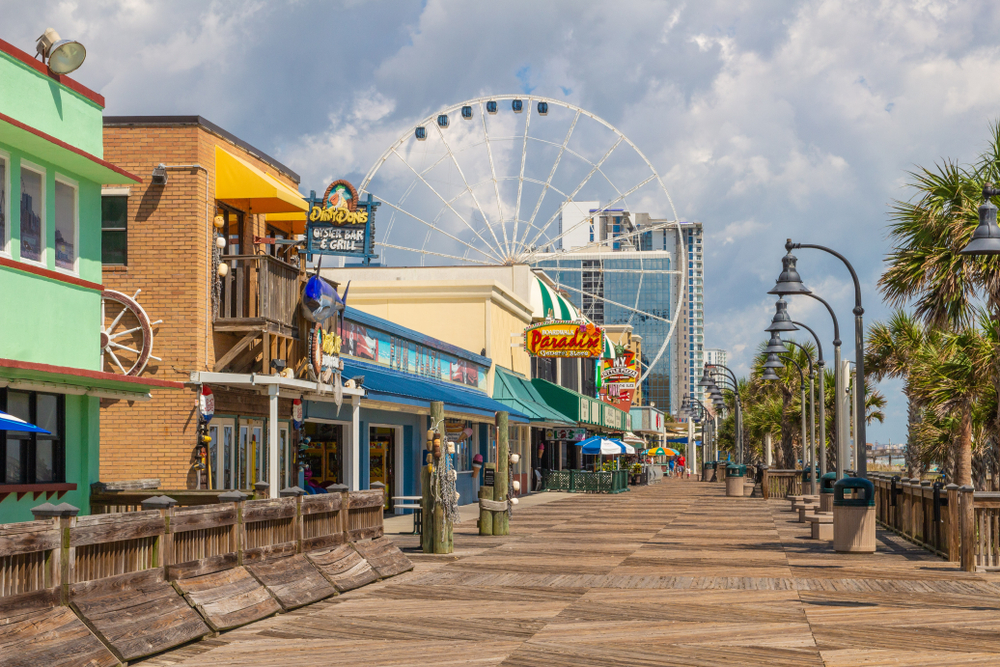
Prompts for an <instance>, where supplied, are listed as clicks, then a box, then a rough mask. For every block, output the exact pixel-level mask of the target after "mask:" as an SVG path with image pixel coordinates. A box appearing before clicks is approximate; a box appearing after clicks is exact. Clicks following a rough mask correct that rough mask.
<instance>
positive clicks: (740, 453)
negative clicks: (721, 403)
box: [699, 364, 743, 464]
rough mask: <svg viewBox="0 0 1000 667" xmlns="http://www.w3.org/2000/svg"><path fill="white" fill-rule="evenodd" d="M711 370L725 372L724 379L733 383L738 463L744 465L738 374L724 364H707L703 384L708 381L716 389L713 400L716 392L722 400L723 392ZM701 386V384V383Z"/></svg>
mask: <svg viewBox="0 0 1000 667" xmlns="http://www.w3.org/2000/svg"><path fill="white" fill-rule="evenodd" d="M709 368H721V369H722V370H723V371H725V374H724V375H723V377H724V378H725V379H726V380H727V381H728V380H731V381H732V386H731V387H730V388H731V389H732V391H733V404H734V406H735V408H736V413H735V415H734V417H735V421H736V444H737V452H738V457H739V458H738V462H739V463H740V464H742V463H743V405H742V403H741V401H740V392H739V381H738V380H737V379H736V374H735V373H733V371H732V369H731V368H729V367H728V366H724V365H722V364H705V368H704V370H703V376H702V379H701V381H702V382H706V381H707V382H710V383H711V388H714V390H712V389H711V388H710V394H711V395H712V397H713V398H715V393H716V392H718V394H719V398H722V392H719V391H718V387H716V386H715V381H714V380H713V379H712V376H711V375H710V373H709V371H708V369H709ZM699 385H701V383H699Z"/></svg>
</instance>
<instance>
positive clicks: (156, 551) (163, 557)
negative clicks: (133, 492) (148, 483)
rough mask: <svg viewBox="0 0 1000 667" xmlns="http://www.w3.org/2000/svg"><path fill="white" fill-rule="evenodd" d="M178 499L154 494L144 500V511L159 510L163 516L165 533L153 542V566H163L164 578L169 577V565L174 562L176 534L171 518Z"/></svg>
mask: <svg viewBox="0 0 1000 667" xmlns="http://www.w3.org/2000/svg"><path fill="white" fill-rule="evenodd" d="M176 505H177V501H176V500H174V499H173V498H171V497H169V496H153V497H152V498H146V500H143V501H142V509H143V511H147V510H158V511H159V512H160V516H162V517H163V535H160V536H159V537H157V538H156V541H155V542H154V543H153V566H154V567H159V568H163V578H164V579H166V578H167V567H168V566H170V565H173V563H174V558H173V555H174V535H173V532H172V530H171V528H170V520H171V519H172V518H173V516H174V507H175V506H176Z"/></svg>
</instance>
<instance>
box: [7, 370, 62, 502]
mask: <svg viewBox="0 0 1000 667" xmlns="http://www.w3.org/2000/svg"><path fill="white" fill-rule="evenodd" d="M0 399H2V400H0V403H2V404H3V406H4V408H3V409H4V411H5V412H8V413H10V414H12V415H14V416H15V417H20V418H21V419H23V420H25V421H27V422H29V423H32V424H36V425H38V426H40V427H41V428H44V429H45V430H47V431H50V434H46V433H25V432H24V431H0V443H3V446H4V452H3V454H4V456H3V478H2V479H3V483H4V484H45V483H53V482H62V481H64V479H65V451H64V430H65V397H64V396H63V395H61V394H42V393H38V392H34V391H15V390H13V389H7V390H4V391H3V394H2V396H0Z"/></svg>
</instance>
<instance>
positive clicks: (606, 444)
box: [576, 435, 635, 456]
mask: <svg viewBox="0 0 1000 667" xmlns="http://www.w3.org/2000/svg"><path fill="white" fill-rule="evenodd" d="M576 444H578V445H582V446H583V450H582V451H583V453H584V454H591V455H599V456H603V455H605V454H606V455H608V456H616V455H619V454H635V447H632V446H631V445H626V444H625V443H624V442H621V441H620V440H611V439H609V438H602V437H601V436H599V435H595V436H593V437H591V438H587V439H586V440H583V441H581V442H578V443H576Z"/></svg>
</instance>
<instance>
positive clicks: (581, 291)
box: [557, 269, 673, 324]
mask: <svg viewBox="0 0 1000 667" xmlns="http://www.w3.org/2000/svg"><path fill="white" fill-rule="evenodd" d="M591 272H592V273H600V272H601V270H600V269H592V270H591ZM557 287H558V288H559V289H568V290H569V291H571V292H577V293H578V294H582V295H584V296H589V297H591V298H592V299H600V300H601V301H603V302H605V303H610V304H611V305H612V306H618V307H619V308H624V309H625V310H630V311H634V312H637V313H639V314H640V315H644V316H646V317H648V318H649V319H651V320H659V321H660V322H666V323H667V324H670V323H672V322H673V320H668V319H667V318H665V317H660V316H659V315H653V314H652V313H650V312H648V311H645V310H639V309H638V308H633V307H632V306H626V305H625V304H624V303H618V302H617V301H612V300H611V299H608V298H607V297H603V296H599V295H597V294H591V293H590V292H588V291H586V290H582V289H580V288H578V287H570V286H569V285H563V284H562V283H559V284H558V285H557Z"/></svg>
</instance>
